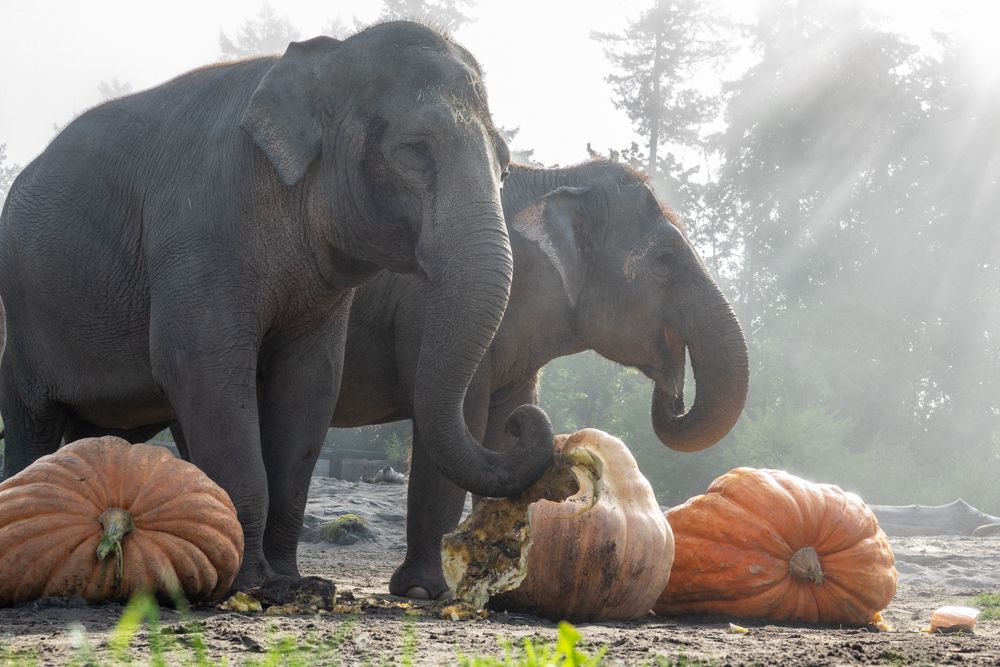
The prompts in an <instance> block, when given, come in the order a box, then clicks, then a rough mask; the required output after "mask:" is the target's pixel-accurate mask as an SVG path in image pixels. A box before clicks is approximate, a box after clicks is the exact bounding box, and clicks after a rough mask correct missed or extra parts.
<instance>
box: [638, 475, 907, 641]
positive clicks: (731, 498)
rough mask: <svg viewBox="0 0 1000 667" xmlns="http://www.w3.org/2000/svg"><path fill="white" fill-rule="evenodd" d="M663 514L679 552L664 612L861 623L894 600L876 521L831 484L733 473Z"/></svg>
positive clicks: (891, 572) (658, 608)
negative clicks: (702, 492)
mask: <svg viewBox="0 0 1000 667" xmlns="http://www.w3.org/2000/svg"><path fill="white" fill-rule="evenodd" d="M666 516H667V519H668V520H669V522H670V526H671V528H672V529H673V531H674V539H675V541H676V554H675V558H674V561H673V564H672V569H671V576H670V580H669V582H668V583H667V586H666V588H665V590H664V591H663V594H662V595H661V596H660V599H659V600H658V601H657V603H656V605H655V606H654V608H653V610H654V611H655V612H656V613H657V614H662V615H680V614H692V613H705V614H722V615H726V616H735V617H739V618H761V619H770V620H774V621H805V622H809V623H839V624H848V625H864V624H866V623H869V622H871V621H872V620H873V618H874V616H875V614H876V613H877V612H879V611H881V610H882V609H884V608H885V606H886V605H887V604H888V603H889V601H890V600H892V597H893V595H895V592H896V569H895V567H894V566H893V555H892V550H891V548H890V547H889V542H888V540H887V538H886V536H885V533H883V532H882V530H881V529H880V528H879V525H878V520H877V519H876V518H875V515H874V514H873V513H872V511H871V510H870V509H869V508H868V506H867V505H865V503H864V502H863V501H862V500H861V498H859V497H858V496H857V495H855V494H853V493H847V492H845V491H843V490H841V489H840V487H837V486H834V485H832V484H814V483H812V482H807V481H805V480H803V479H800V478H798V477H796V476H794V475H791V474H789V473H787V472H784V471H780V470H757V469H753V468H736V469H734V470H731V471H729V472H728V473H726V474H725V475H722V476H721V477H719V478H717V479H716V480H715V481H714V482H712V484H711V486H709V487H708V491H707V492H706V493H705V494H704V495H700V496H696V497H694V498H692V499H690V500H688V501H687V502H686V503H684V504H683V505H680V506H678V507H674V508H672V509H671V510H669V511H668V512H667V514H666Z"/></svg>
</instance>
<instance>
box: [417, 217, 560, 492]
mask: <svg viewBox="0 0 1000 667" xmlns="http://www.w3.org/2000/svg"><path fill="white" fill-rule="evenodd" d="M484 216H485V217H488V218H490V219H489V224H488V225H486V227H487V231H486V232H484V231H483V230H484V225H483V224H481V222H482V219H483V217H484ZM461 223H462V224H460V225H459V224H452V225H450V226H449V225H447V224H444V225H441V226H440V227H439V229H448V230H450V231H449V232H448V233H447V235H448V238H447V239H445V242H443V243H437V244H435V245H436V247H437V248H442V249H441V250H436V251H435V250H429V251H428V252H427V253H425V254H427V255H429V256H426V257H423V258H421V259H423V260H426V261H421V266H422V267H425V268H424V273H425V275H426V278H427V280H428V285H427V291H426V302H425V317H424V331H423V341H422V343H421V348H420V358H419V361H418V364H417V374H416V381H415V386H414V424H415V427H416V428H417V429H419V431H420V434H421V440H422V441H423V442H425V443H428V450H429V451H428V453H429V454H430V457H431V460H433V461H434V463H435V464H436V465H437V467H438V468H439V469H440V470H441V472H442V473H444V475H445V476H447V477H448V478H449V479H450V480H451V481H452V482H453V483H455V484H456V485H458V486H459V487H461V488H463V489H465V490H467V491H471V492H472V493H475V494H478V495H480V496H490V497H503V496H511V495H514V494H516V493H518V492H519V491H521V490H523V489H525V488H527V487H528V486H529V485H531V483H532V482H534V481H535V480H536V479H537V478H538V477H540V476H541V474H542V473H543V472H544V471H545V469H546V468H547V467H548V465H549V464H550V463H551V460H552V438H553V434H552V426H551V424H550V423H549V420H548V417H547V416H546V415H545V413H544V412H542V411H541V410H540V409H538V408H535V407H533V406H522V407H521V408H519V409H518V410H515V412H514V413H513V414H511V416H510V417H509V418H508V421H507V430H508V432H509V433H510V434H511V435H512V436H513V438H514V443H515V444H514V446H513V447H511V448H510V449H509V450H507V451H506V452H500V453H497V452H491V451H489V450H487V449H485V448H484V447H482V446H481V444H480V443H479V442H477V441H476V439H475V438H474V437H473V435H472V434H471V433H470V431H469V429H468V427H467V426H466V422H465V417H464V413H463V404H464V401H465V394H466V391H467V389H468V385H469V383H470V382H471V380H472V378H473V375H474V374H475V372H476V369H477V368H478V366H479V363H480V361H481V360H482V358H483V355H484V353H485V351H486V348H487V347H488V346H489V344H490V343H491V341H492V339H493V336H494V334H495V333H496V330H497V327H498V326H499V323H500V319H501V317H502V316H503V313H504V310H505V308H506V306H507V299H508V297H509V295H510V285H511V275H512V269H513V261H512V256H511V251H510V241H509V239H508V237H507V229H506V226H505V225H504V220H503V215H502V213H501V211H500V208H499V201H497V202H496V205H495V207H490V209H489V210H487V211H485V212H480V213H479V214H477V215H474V216H471V217H470V216H464V219H462V220H461ZM421 240H422V241H423V239H421ZM430 245H431V244H427V247H429V246H430ZM419 255H420V253H419V252H418V256H419Z"/></svg>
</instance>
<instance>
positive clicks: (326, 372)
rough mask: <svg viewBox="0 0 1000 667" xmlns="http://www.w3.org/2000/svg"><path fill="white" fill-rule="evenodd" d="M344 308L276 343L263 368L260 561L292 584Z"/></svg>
mask: <svg viewBox="0 0 1000 667" xmlns="http://www.w3.org/2000/svg"><path fill="white" fill-rule="evenodd" d="M348 309H349V304H348V305H344V306H343V307H340V308H338V311H337V313H335V314H334V316H333V317H332V318H331V319H330V320H329V321H328V322H327V323H325V324H324V325H323V326H320V327H318V328H316V329H314V330H312V331H311V332H309V333H308V334H306V335H303V334H299V335H296V336H295V337H294V338H293V339H287V338H285V339H283V340H279V341H278V342H277V345H276V351H275V352H273V353H271V354H269V355H268V356H267V358H266V363H265V364H264V366H263V378H262V384H261V401H260V410H261V442H262V446H263V452H264V465H265V468H266V470H267V480H268V491H269V494H270V505H269V507H268V512H267V527H266V529H265V531H264V555H265V557H266V558H267V561H268V563H269V564H270V566H271V567H272V568H273V569H274V571H275V573H276V574H278V575H282V576H287V577H298V576H299V570H298V565H297V548H298V542H299V534H300V533H301V530H302V519H303V515H304V514H305V508H306V500H307V496H308V493H309V482H310V480H311V479H312V472H313V469H314V468H315V466H316V460H317V459H318V458H319V452H320V448H321V447H322V445H323V440H324V438H325V436H326V431H327V429H328V428H329V427H330V421H331V419H332V418H333V409H334V406H335V405H336V403H337V393H338V390H339V387H340V379H341V375H342V372H343V365H344V353H343V350H344V341H345V338H346V331H347V314H348Z"/></svg>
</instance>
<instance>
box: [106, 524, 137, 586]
mask: <svg viewBox="0 0 1000 667" xmlns="http://www.w3.org/2000/svg"><path fill="white" fill-rule="evenodd" d="M97 520H98V521H100V522H101V527H102V528H104V532H102V533H101V540H100V542H98V543H97V559H98V560H104V559H105V558H107V557H108V554H109V553H111V552H112V551H114V552H115V586H116V587H117V586H118V585H119V584H120V583H121V580H122V564H123V562H124V558H123V557H122V539H124V537H125V535H127V534H128V532H129V531H130V530H132V529H133V528H135V522H133V521H132V515H131V514H129V513H128V512H127V511H126V510H123V509H121V508H120V507H109V508H108V509H106V510H104V512H102V513H101V516H99V517H97Z"/></svg>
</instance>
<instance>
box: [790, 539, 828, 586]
mask: <svg viewBox="0 0 1000 667" xmlns="http://www.w3.org/2000/svg"><path fill="white" fill-rule="evenodd" d="M788 571H789V572H790V573H791V575H792V576H793V577H795V578H796V579H801V580H802V581H811V582H812V583H814V584H816V585H817V586H819V585H820V584H822V583H823V568H822V567H820V564H819V554H818V553H816V550H815V549H813V548H812V547H802V548H801V549H799V550H798V551H796V552H795V553H794V554H792V559H791V560H790V561H788Z"/></svg>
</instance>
